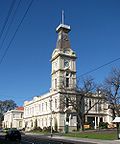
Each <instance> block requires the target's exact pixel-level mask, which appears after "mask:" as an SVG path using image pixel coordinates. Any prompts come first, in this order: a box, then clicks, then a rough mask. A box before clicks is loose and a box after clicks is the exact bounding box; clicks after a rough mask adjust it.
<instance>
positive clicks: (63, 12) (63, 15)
mask: <svg viewBox="0 0 120 144" xmlns="http://www.w3.org/2000/svg"><path fill="white" fill-rule="evenodd" d="M62 24H64V10H62Z"/></svg>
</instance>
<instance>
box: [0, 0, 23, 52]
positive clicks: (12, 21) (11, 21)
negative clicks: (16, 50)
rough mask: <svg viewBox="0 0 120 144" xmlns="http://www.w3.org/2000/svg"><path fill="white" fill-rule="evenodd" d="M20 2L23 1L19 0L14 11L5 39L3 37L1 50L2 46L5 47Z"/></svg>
mask: <svg viewBox="0 0 120 144" xmlns="http://www.w3.org/2000/svg"><path fill="white" fill-rule="evenodd" d="M20 3H21V0H19V2H18V5H17V7H16V9H15V11H14V13H13V16H12V18H11V22H10V24H9V26H8V28H7V30H6V33H5V36H4V39H3V41H2V43H1V46H0V51H1V49H2V47H3V44H4V41H5V40H6V37H7V34H8V32H9V29H10V27H11V25H12V23H13V21H14V18H15V15H16V13H17V10H18V7H19V6H20Z"/></svg>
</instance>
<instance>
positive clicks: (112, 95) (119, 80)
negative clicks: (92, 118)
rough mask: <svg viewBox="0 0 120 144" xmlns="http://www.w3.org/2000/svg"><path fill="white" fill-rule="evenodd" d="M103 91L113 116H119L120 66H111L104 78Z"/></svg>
mask: <svg viewBox="0 0 120 144" xmlns="http://www.w3.org/2000/svg"><path fill="white" fill-rule="evenodd" d="M105 91H106V99H107V100H108V101H109V103H110V108H111V109H112V111H113V116H114V117H115V116H120V68H113V69H112V71H111V73H110V74H109V76H108V77H107V78H106V79H105Z"/></svg>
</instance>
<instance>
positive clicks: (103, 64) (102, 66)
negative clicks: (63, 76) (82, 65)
mask: <svg viewBox="0 0 120 144" xmlns="http://www.w3.org/2000/svg"><path fill="white" fill-rule="evenodd" d="M118 60H120V58H117V59H114V60H112V61H110V62H108V63H105V64H103V65H101V66H99V67H97V68H95V69H92V70H90V71H88V72H85V73H83V74H81V75H80V76H78V78H80V77H82V76H85V75H87V74H89V73H92V72H94V71H97V70H99V69H101V68H103V67H105V66H107V65H109V64H111V63H113V62H115V61H118Z"/></svg>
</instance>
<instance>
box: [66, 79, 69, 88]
mask: <svg viewBox="0 0 120 144" xmlns="http://www.w3.org/2000/svg"><path fill="white" fill-rule="evenodd" d="M66 87H69V78H66Z"/></svg>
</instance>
